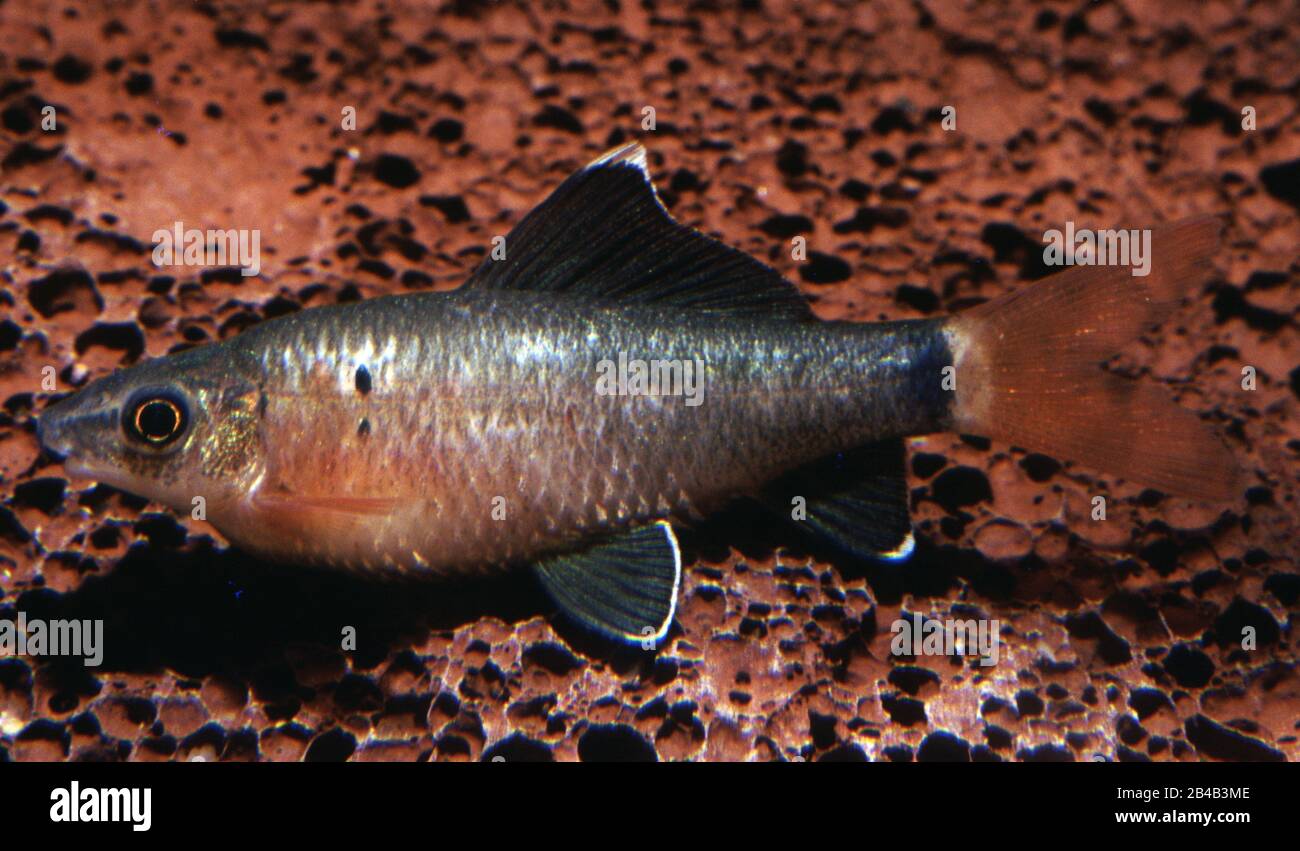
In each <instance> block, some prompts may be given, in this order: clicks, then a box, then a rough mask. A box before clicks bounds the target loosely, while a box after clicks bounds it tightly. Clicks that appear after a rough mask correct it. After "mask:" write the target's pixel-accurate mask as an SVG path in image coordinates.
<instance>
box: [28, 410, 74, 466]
mask: <svg viewBox="0 0 1300 851" xmlns="http://www.w3.org/2000/svg"><path fill="white" fill-rule="evenodd" d="M59 432H60V429H59V423H58V422H57V421H51V418H50V414H49V412H48V411H47V412H45V413H44V414H42V415H41V416H39V417H37V419H36V442H37V443H39V444H40V445H41V449H43V450H44V451H45V454H46V455H48V456H50V458H52V459H54V460H55V461H66V460H67V458H68V456H69V455H70V454H71V452H72V450H70V449H69V448H68V446H67V444H66V443H58V437H59Z"/></svg>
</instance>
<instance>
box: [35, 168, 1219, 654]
mask: <svg viewBox="0 0 1300 851" xmlns="http://www.w3.org/2000/svg"><path fill="white" fill-rule="evenodd" d="M1212 229H1213V226H1212V225H1211V224H1207V223H1204V222H1202V223H1193V224H1191V225H1187V226H1182V227H1176V228H1174V229H1172V230H1170V231H1167V232H1164V233H1163V234H1162V235H1161V236H1160V237H1159V239H1158V240H1157V248H1156V254H1155V260H1156V261H1158V265H1157V266H1156V271H1157V274H1154V275H1152V276H1151V277H1150V278H1149V279H1142V280H1140V281H1137V279H1132V280H1130V279H1127V278H1125V279H1124V280H1122V281H1121V280H1118V279H1117V275H1116V273H1115V271H1114V270H1101V271H1100V272H1097V271H1095V270H1071V271H1070V272H1067V273H1063V274H1062V275H1058V276H1056V277H1055V278H1054V279H1049V281H1051V283H1050V284H1049V283H1047V282H1044V283H1043V284H1038V285H1035V286H1033V287H1031V288H1029V289H1028V290H1027V291H1022V292H1020V293H1015V294H1012V295H1011V296H1007V297H1004V299H1001V300H997V301H994V302H990V303H988V304H985V305H982V306H980V307H979V308H976V309H975V310H973V311H969V312H968V313H965V314H961V315H960V316H958V317H944V318H940V319H933V320H914V321H901V322H888V323H875V324H857V323H846V322H824V321H819V320H818V319H817V318H816V317H815V316H814V315H813V313H812V311H811V310H810V309H809V307H808V304H807V302H806V301H805V300H804V299H803V298H802V297H801V296H800V295H799V294H798V292H797V290H796V289H795V288H794V287H793V286H792V285H790V284H788V283H787V282H785V281H784V280H783V279H781V278H780V276H779V275H777V273H775V272H774V271H773V270H771V269H769V268H768V267H766V266H764V265H763V264H761V263H758V262H757V261H754V260H753V259H752V258H749V257H747V256H746V255H743V254H741V253H740V252H737V251H734V250H732V249H730V248H727V247H725V246H723V245H721V244H720V243H717V242H715V241H713V240H711V239H709V238H707V237H705V236H703V235H701V234H699V233H697V232H695V231H693V230H691V229H689V228H685V227H683V226H682V225H679V224H678V223H676V222H675V221H673V220H672V218H671V217H670V216H669V215H668V214H667V212H666V211H665V210H664V209H663V207H662V205H661V204H660V203H659V201H658V198H657V197H656V196H655V194H654V189H653V185H652V184H651V182H650V180H649V176H648V172H647V171H646V165H645V153H644V150H643V149H642V148H641V147H640V146H639V145H633V146H627V147H625V148H623V149H620V150H617V151H614V152H611V153H610V154H607V155H606V156H604V157H602V158H600V159H598V160H596V161H595V162H593V163H592V164H591V165H589V166H588V167H587V168H586V169H583V170H581V171H579V172H578V173H577V174H575V175H574V176H573V177H571V178H570V179H569V180H568V181H566V182H565V184H564V185H563V186H561V187H560V188H559V189H558V190H557V191H556V192H555V193H554V194H553V195H552V196H551V198H550V199H548V200H547V201H546V202H545V203H544V204H543V205H541V206H540V207H539V208H537V209H536V210H534V211H533V212H532V213H530V214H529V215H528V216H527V217H526V218H525V219H524V220H523V221H522V222H521V223H520V225H519V226H518V227H517V228H516V229H515V230H514V231H512V233H511V234H510V235H509V236H508V237H507V240H506V243H505V245H506V254H505V257H503V258H489V259H488V260H486V261H485V262H484V264H483V266H482V267H480V269H479V270H478V271H477V272H476V273H475V275H474V277H473V278H472V279H471V280H470V282H469V283H468V284H467V285H466V286H464V287H462V288H460V289H459V290H456V291H453V292H445V293H419V294H408V295H400V296H389V297H384V298H377V299H373V300H370V301H366V302H361V303H358V304H352V305H340V306H331V307H322V308H314V309H309V310H303V311H300V312H298V313H296V314H292V315H290V316H286V317H282V318H279V319H276V320H272V321H268V322H265V323H262V324H260V325H257V326H255V327H253V328H251V329H248V330H247V331H245V332H243V333H241V334H239V335H237V336H235V337H233V338H231V339H229V340H226V341H223V342H221V343H216V344H212V345H209V346H204V347H201V348H197V349H193V350H188V351H185V352H181V353H178V354H175V355H171V356H168V357H165V358H159V359H156V360H152V361H147V362H145V363H142V364H140V365H138V366H136V367H133V368H131V369H128V370H123V371H121V372H119V373H115V374H114V375H111V376H109V377H107V378H105V379H102V380H100V381H98V382H96V383H94V384H92V385H91V386H89V387H87V388H86V389H85V390H83V391H82V392H80V393H78V394H77V395H75V396H73V397H72V398H69V399H67V400H64V401H62V402H59V403H58V404H56V405H54V406H52V407H50V408H49V409H48V410H47V411H46V412H45V413H44V414H43V415H42V416H41V419H40V423H39V435H40V439H41V442H42V444H43V445H45V446H46V447H47V448H49V449H50V450H51V451H52V452H54V453H56V454H59V455H63V456H66V459H67V460H66V462H65V463H66V464H67V466H68V469H69V471H70V472H72V473H74V474H80V475H84V476H88V477H91V478H95V479H98V480H100V481H104V482H107V483H109V484H112V485H114V486H116V487H119V488H122V489H124V490H127V491H131V492H134V493H140V494H144V495H146V496H149V497H151V498H153V499H156V500H158V501H160V502H163V503H165V504H167V505H170V506H172V507H173V508H175V509H178V510H182V511H189V510H190V509H191V507H192V506H195V505H198V504H200V503H201V504H202V505H203V506H204V509H205V513H206V517H207V519H208V520H210V521H211V522H212V523H213V524H214V525H215V526H216V527H217V528H218V529H220V530H221V531H222V532H223V534H225V535H226V536H227V537H228V538H230V540H232V541H233V542H235V543H236V544H238V545H239V546H241V547H243V548H245V549H248V550H250V551H253V552H256V553H259V554H261V555H264V556H267V557H271V558H276V559H281V560H286V561H296V562H314V563H323V564H330V565H337V566H341V567H348V568H353V569H359V570H365V571H371V572H379V573H383V572H390V573H418V574H450V573H463V572H477V571H484V570H489V569H493V568H495V567H499V566H507V565H513V564H521V563H527V564H533V565H534V566H535V567H536V568H537V572H538V575H539V576H540V577H541V579H542V582H543V584H544V585H545V586H546V587H547V589H548V591H550V592H551V593H552V596H553V597H554V598H555V599H556V600H557V602H558V603H559V604H560V606H561V608H562V609H563V610H564V611H566V612H567V613H568V614H570V615H572V616H574V617H575V618H576V619H577V620H579V621H580V622H583V623H585V624H587V625H588V626H591V627H593V628H595V629H598V630H600V631H602V632H605V633H607V634H611V635H615V636H617V637H621V638H627V639H631V640H637V639H641V638H646V637H650V638H652V639H655V640H657V639H659V638H662V636H663V635H664V634H666V631H667V629H668V627H669V625H670V623H671V620H672V616H673V612H674V611H675V602H676V592H677V588H678V585H679V582H680V572H681V564H680V552H679V551H678V549H677V545H676V540H675V538H674V536H673V533H672V524H673V523H681V522H690V521H692V520H695V519H697V518H699V517H702V516H704V515H707V514H708V513H710V512H712V511H714V510H716V509H718V508H720V507H721V506H723V505H725V504H726V503H728V502H730V501H732V500H734V499H737V498H742V497H752V498H756V499H759V500H760V501H762V502H765V503H766V504H768V505H769V506H771V507H773V508H774V509H775V510H776V511H778V512H783V513H785V514H788V515H789V516H790V517H791V518H794V519H796V520H800V521H802V522H804V525H805V526H806V527H807V528H808V529H809V530H811V531H812V532H813V533H814V534H819V535H821V536H822V537H825V538H827V539H828V540H830V541H831V542H833V543H836V544H838V545H840V546H841V547H842V548H843V549H846V550H848V551H850V552H854V553H856V554H859V555H864V554H865V555H869V556H879V557H899V556H903V555H906V553H907V552H908V551H909V550H910V547H911V540H912V539H911V529H910V521H909V520H908V504H907V490H906V485H905V480H904V477H903V474H902V457H903V456H902V445H901V440H900V439H901V438H902V437H905V436H908V435H915V434H926V433H931V432H939V431H951V430H961V431H969V432H972V433H984V434H992V435H993V436H997V437H1003V438H1005V439H1008V440H1012V441H1014V442H1016V443H1017V444H1019V445H1024V446H1029V447H1033V448H1040V449H1045V450H1046V451H1055V452H1057V453H1059V454H1061V455H1062V456H1063V457H1073V458H1084V459H1085V460H1090V459H1092V458H1096V459H1097V460H1098V461H1099V466H1104V467H1109V468H1110V469H1114V470H1118V471H1119V472H1121V473H1127V472H1133V473H1135V474H1136V476H1137V477H1139V478H1140V477H1145V478H1146V479H1147V480H1148V481H1151V482H1153V483H1155V484H1157V485H1162V484H1163V485H1166V486H1168V487H1170V488H1171V489H1174V490H1183V491H1187V492H1197V491H1199V492H1200V495H1202V496H1207V495H1208V496H1210V497H1219V496H1221V495H1222V494H1223V493H1224V491H1225V489H1226V488H1225V484H1224V483H1225V482H1229V481H1230V480H1231V478H1232V476H1231V475H1230V471H1231V468H1232V467H1231V462H1230V458H1228V457H1227V456H1226V455H1225V453H1226V450H1223V449H1222V446H1221V444H1219V445H1217V449H1216V444H1215V443H1213V442H1212V439H1211V438H1208V436H1207V435H1206V433H1205V432H1204V430H1203V429H1202V428H1201V427H1200V424H1199V423H1197V422H1195V418H1194V417H1192V416H1191V415H1190V414H1189V413H1188V412H1185V411H1180V410H1179V409H1177V408H1175V407H1174V406H1172V405H1170V404H1169V403H1168V402H1167V401H1165V400H1159V399H1153V398H1150V397H1149V396H1148V395H1147V394H1146V391H1134V390H1133V387H1135V386H1137V385H1133V384H1132V383H1131V382H1121V384H1120V385H1116V384H1115V383H1114V381H1118V379H1113V380H1112V377H1110V376H1107V375H1106V374H1105V373H1103V372H1101V370H1100V368H1099V367H1098V366H1097V363H1098V361H1100V360H1102V359H1103V357H1104V356H1105V355H1106V354H1109V352H1111V351H1113V350H1114V348H1116V347H1118V345H1120V344H1122V343H1123V342H1124V341H1126V340H1127V339H1129V338H1131V337H1132V336H1134V335H1135V334H1136V333H1137V332H1138V331H1139V330H1140V329H1141V328H1142V327H1143V326H1144V324H1145V323H1148V322H1150V321H1151V320H1153V319H1158V318H1160V316H1161V315H1162V311H1163V310H1164V309H1165V306H1166V305H1168V304H1170V303H1174V302H1176V297H1177V295H1178V293H1179V288H1180V287H1185V286H1186V280H1187V279H1189V278H1190V277H1192V276H1193V275H1194V274H1195V271H1196V268H1197V266H1198V265H1203V264H1204V259H1205V257H1204V255H1205V252H1206V250H1207V248H1206V246H1207V245H1209V246H1212V244H1213V240H1212V238H1210V237H1211V231H1212ZM1121 274H1123V272H1121ZM1134 281H1137V283H1134ZM1026 293H1028V295H1026ZM1071 311H1074V313H1073V314H1072V313H1071ZM1161 406H1165V407H1161ZM1153 415H1154V416H1153ZM1193 453H1196V454H1197V455H1199V456H1200V457H1192V456H1193ZM1216 478H1217V479H1218V481H1215V479H1216ZM792 507H793V508H794V510H793V511H792ZM801 512H803V516H801Z"/></svg>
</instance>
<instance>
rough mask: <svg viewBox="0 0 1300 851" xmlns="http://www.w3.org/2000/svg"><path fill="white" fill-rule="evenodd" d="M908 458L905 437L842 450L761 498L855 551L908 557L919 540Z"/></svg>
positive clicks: (771, 488) (818, 534)
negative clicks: (906, 465)
mask: <svg viewBox="0 0 1300 851" xmlns="http://www.w3.org/2000/svg"><path fill="white" fill-rule="evenodd" d="M904 458H905V451H904V448H903V441H902V440H887V441H882V442H880V443H873V444H870V445H867V446H864V447H861V448H859V449H855V450H852V451H850V452H841V453H837V454H835V455H832V456H830V457H828V458H825V459H822V460H821V461H817V462H814V463H812V464H809V465H807V466H804V467H801V468H799V469H798V470H795V471H793V472H791V473H787V474H786V475H785V476H782V477H781V478H779V479H777V480H776V481H775V482H773V483H772V484H771V485H769V486H768V487H767V488H765V489H764V491H763V493H762V496H761V501H762V502H763V504H764V505H766V506H767V507H768V508H770V509H772V510H773V511H775V512H777V513H779V514H781V515H782V516H784V517H786V518H789V519H791V520H792V521H794V523H795V525H797V526H799V527H801V528H802V529H804V530H805V531H807V532H808V533H810V534H812V535H813V536H815V537H817V538H821V539H823V540H825V541H827V542H828V543H830V544H832V545H834V546H835V547H837V548H838V549H841V550H844V551H845V552H847V553H849V554H851V555H854V556H857V557H859V558H869V559H886V560H890V561H893V560H902V559H905V558H907V557H908V556H909V555H911V553H912V550H913V549H914V548H915V545H916V542H915V539H914V538H913V536H912V517H911V511H910V507H909V505H908V492H907V474H906V471H905V469H904Z"/></svg>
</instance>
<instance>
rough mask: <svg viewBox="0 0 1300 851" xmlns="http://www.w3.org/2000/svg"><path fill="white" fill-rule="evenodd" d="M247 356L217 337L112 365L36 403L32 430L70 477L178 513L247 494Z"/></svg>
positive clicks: (251, 401)
mask: <svg viewBox="0 0 1300 851" xmlns="http://www.w3.org/2000/svg"><path fill="white" fill-rule="evenodd" d="M262 399H263V396H262V392H261V388H260V383H259V380H258V375H257V371H256V368H255V364H254V363H253V362H252V359H251V358H250V357H248V356H247V355H245V354H243V353H241V352H240V351H239V350H238V349H232V348H229V347H227V346H225V345H224V344H215V345H211V346H203V347H200V348H196V349H190V350H188V351H185V352H180V353H177V354H174V355H169V356H167V357H162V358H156V359H153V360H149V361H145V362H144V363H141V364H138V365H136V366H133V367H130V368H128V369H123V370H119V371H118V372H115V373H113V374H112V375H109V376H107V377H105V378H102V379H100V380H98V381H95V382H93V383H92V384H90V385H89V386H87V387H85V388H84V389H83V390H81V391H80V392H78V393H76V394H74V395H73V396H70V397H68V398H66V399H63V400H60V401H59V402H57V403H56V404H54V405H52V406H50V407H49V408H47V409H46V410H45V411H43V412H42V413H41V415H40V417H39V420H38V423H37V430H36V432H37V437H38V439H39V440H40V443H41V446H42V447H44V448H45V449H46V451H48V452H49V453H51V454H53V455H55V456H59V457H61V458H63V463H64V469H65V470H66V471H67V472H68V474H69V475H71V476H74V477H79V478H82V477H84V478H90V479H94V480H96V481H99V482H102V483H104V484H107V485H110V486H112V487H115V488H118V489H119V490H123V491H127V492H128V493H133V494H136V495H138V496H142V497H146V498H148V499H151V500H153V501H155V502H159V503H162V504H164V505H167V506H169V507H171V508H173V509H176V510H178V511H189V510H191V508H193V507H195V506H198V505H200V503H199V502H198V501H197V500H196V497H202V498H203V503H202V504H203V505H205V506H207V508H206V509H205V510H207V511H212V510H214V509H215V508H216V507H217V506H218V505H222V504H227V503H229V502H230V501H232V500H237V499H239V498H240V497H241V496H243V495H245V494H247V493H248V491H249V489H250V488H251V487H252V484H253V483H254V482H255V481H256V479H257V477H258V476H259V475H260V471H261V469H262V466H263V464H262V457H263V452H262V447H261V440H260V438H259V422H260V420H261V410H262V408H263V407H264V405H263V402H262Z"/></svg>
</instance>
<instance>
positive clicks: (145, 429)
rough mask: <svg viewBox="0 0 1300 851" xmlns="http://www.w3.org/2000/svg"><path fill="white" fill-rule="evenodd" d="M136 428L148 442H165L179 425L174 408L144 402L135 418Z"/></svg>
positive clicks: (158, 403) (159, 403)
mask: <svg viewBox="0 0 1300 851" xmlns="http://www.w3.org/2000/svg"><path fill="white" fill-rule="evenodd" d="M135 422H136V427H137V428H139V429H140V433H141V434H143V435H144V436H145V437H147V438H149V439H150V440H166V439H167V438H169V437H171V436H172V432H174V431H176V427H177V426H178V425H180V417H179V416H178V414H177V412H176V407H175V406H174V405H171V404H169V403H167V402H146V403H145V404H144V406H143V407H141V408H140V414H139V416H137V417H136V420H135Z"/></svg>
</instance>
